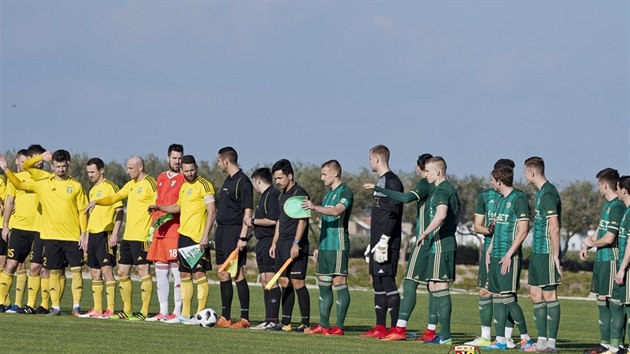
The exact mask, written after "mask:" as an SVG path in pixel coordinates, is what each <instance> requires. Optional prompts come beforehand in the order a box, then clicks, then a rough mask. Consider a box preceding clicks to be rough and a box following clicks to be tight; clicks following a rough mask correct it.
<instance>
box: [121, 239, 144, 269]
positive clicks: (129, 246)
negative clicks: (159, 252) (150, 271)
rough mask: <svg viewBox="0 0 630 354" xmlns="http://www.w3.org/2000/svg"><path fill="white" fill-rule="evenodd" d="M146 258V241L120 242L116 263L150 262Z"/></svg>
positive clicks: (140, 263)
mask: <svg viewBox="0 0 630 354" xmlns="http://www.w3.org/2000/svg"><path fill="white" fill-rule="evenodd" d="M150 263H151V261H149V260H148V259H147V243H146V242H143V241H127V240H122V241H121V242H120V252H119V253H118V264H126V265H142V264H150Z"/></svg>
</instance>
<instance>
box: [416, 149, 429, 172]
mask: <svg viewBox="0 0 630 354" xmlns="http://www.w3.org/2000/svg"><path fill="white" fill-rule="evenodd" d="M432 157H433V155H431V154H429V153H426V154H422V155H420V156H418V161H416V164H417V165H418V167H420V169H421V170H424V168H425V167H426V164H427V161H428V160H429V159H430V158H432Z"/></svg>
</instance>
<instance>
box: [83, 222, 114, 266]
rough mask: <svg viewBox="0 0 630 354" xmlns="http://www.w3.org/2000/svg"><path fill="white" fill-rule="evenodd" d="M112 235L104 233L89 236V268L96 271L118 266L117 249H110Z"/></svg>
mask: <svg viewBox="0 0 630 354" xmlns="http://www.w3.org/2000/svg"><path fill="white" fill-rule="evenodd" d="M110 236H111V233H109V232H107V231H104V232H99V233H96V234H93V233H90V234H89V235H88V250H87V262H86V264H87V266H88V267H90V268H94V269H101V267H115V266H116V247H113V248H112V247H109V237H110Z"/></svg>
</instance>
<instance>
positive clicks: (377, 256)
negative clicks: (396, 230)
mask: <svg viewBox="0 0 630 354" xmlns="http://www.w3.org/2000/svg"><path fill="white" fill-rule="evenodd" d="M388 241H389V236H387V235H381V239H380V240H378V243H377V244H376V246H374V248H373V249H372V254H373V257H374V260H375V261H376V262H377V263H385V262H387V253H388V251H389V244H388Z"/></svg>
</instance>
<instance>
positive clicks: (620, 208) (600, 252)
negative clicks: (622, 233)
mask: <svg viewBox="0 0 630 354" xmlns="http://www.w3.org/2000/svg"><path fill="white" fill-rule="evenodd" d="M625 211H626V206H625V205H624V204H623V202H621V200H619V198H615V199H613V200H610V201H607V202H606V203H605V204H604V207H603V208H602V217H601V219H599V225H598V226H597V239H598V240H599V239H601V238H602V237H604V235H606V233H608V232H610V233H612V234H614V235H615V241H613V242H612V243H611V244H610V245H606V246H602V247H597V253H596V254H595V260H596V261H616V260H617V259H618V258H619V249H618V247H617V239H616V236H617V235H618V234H619V223H620V222H621V218H622V217H623V214H624V212H625Z"/></svg>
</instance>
